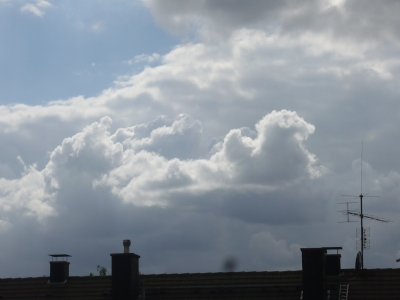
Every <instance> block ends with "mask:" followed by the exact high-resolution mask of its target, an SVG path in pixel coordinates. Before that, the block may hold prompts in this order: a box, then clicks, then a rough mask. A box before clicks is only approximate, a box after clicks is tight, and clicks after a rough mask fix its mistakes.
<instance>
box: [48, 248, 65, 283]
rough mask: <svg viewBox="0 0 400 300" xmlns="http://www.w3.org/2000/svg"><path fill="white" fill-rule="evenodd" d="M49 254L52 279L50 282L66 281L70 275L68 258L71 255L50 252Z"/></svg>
mask: <svg viewBox="0 0 400 300" xmlns="http://www.w3.org/2000/svg"><path fill="white" fill-rule="evenodd" d="M49 256H51V262H50V280H49V282H48V283H65V282H66V281H67V279H68V277H69V262H68V261H67V259H68V257H71V255H68V254H50V255H49ZM54 259H55V260H54ZM58 259H60V260H58Z"/></svg>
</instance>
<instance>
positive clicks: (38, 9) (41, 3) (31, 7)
mask: <svg viewBox="0 0 400 300" xmlns="http://www.w3.org/2000/svg"><path fill="white" fill-rule="evenodd" d="M51 6H53V5H52V4H51V3H50V2H48V1H45V0H38V1H36V3H35V4H32V3H27V4H25V5H24V6H22V7H21V12H23V13H32V14H34V15H35V16H37V17H43V16H44V15H45V12H44V10H43V9H45V8H49V7H51Z"/></svg>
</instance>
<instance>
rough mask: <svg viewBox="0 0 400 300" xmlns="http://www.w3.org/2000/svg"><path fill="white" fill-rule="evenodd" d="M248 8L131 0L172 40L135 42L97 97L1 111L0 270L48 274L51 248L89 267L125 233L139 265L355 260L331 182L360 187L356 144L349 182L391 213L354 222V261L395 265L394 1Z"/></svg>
mask: <svg viewBox="0 0 400 300" xmlns="http://www.w3.org/2000/svg"><path fill="white" fill-rule="evenodd" d="M60 3H61V2H60ZM244 3H245V2H243V1H223V0H213V1H208V0H203V1H200V0H199V1H182V0H171V1H162V0H143V1H142V2H140V3H137V5H139V6H140V7H141V9H144V10H147V12H148V13H149V15H150V14H151V16H152V18H154V19H153V20H152V22H157V24H159V26H160V28H161V29H162V30H165V31H164V34H165V35H166V36H169V35H170V36H173V37H171V40H172V39H176V38H179V39H180V40H181V42H180V43H178V44H176V45H175V46H174V47H173V48H171V49H170V50H168V51H165V50H160V52H159V53H157V52H154V51H152V52H151V53H146V52H145V53H143V52H142V53H132V56H131V58H130V59H125V60H123V61H121V62H120V63H121V64H124V65H125V67H127V68H128V69H124V70H122V69H120V72H121V73H119V74H117V77H116V78H117V79H116V80H115V82H114V83H113V84H112V85H108V86H107V85H104V86H103V87H102V92H101V93H99V94H92V95H88V96H82V95H80V94H79V92H76V93H75V92H74V90H73V88H74V87H73V86H72V87H71V90H69V93H72V94H75V95H76V96H74V97H71V98H65V99H63V98H62V97H61V96H60V97H55V98H54V99H53V101H50V102H45V103H40V102H38V103H35V104H32V103H31V102H30V101H29V99H24V98H21V99H20V101H18V102H19V103H15V101H13V102H14V103H8V104H6V105H2V106H0V145H1V149H2V151H1V155H0V244H1V245H2V246H1V247H2V251H0V262H1V265H2V266H3V267H2V269H0V277H21V276H22V277H24V276H42V275H44V274H47V275H48V272H49V270H48V263H47V257H46V255H47V254H50V253H68V254H71V255H72V256H73V258H72V259H71V274H72V275H88V274H89V272H95V267H96V266H97V265H98V264H101V265H104V266H106V267H107V268H110V257H109V253H112V252H120V251H121V250H122V239H126V238H130V239H131V240H132V246H131V249H132V251H133V252H135V253H137V254H139V255H140V256H141V260H140V269H141V272H142V273H145V274H148V273H171V272H218V271H223V270H224V267H223V265H224V261H225V260H226V259H234V260H235V261H236V262H237V265H236V267H237V268H236V270H246V271H250V270H295V269H300V268H301V252H300V248H301V247H323V246H341V247H343V251H342V265H343V267H346V268H352V267H353V266H354V260H355V256H356V253H357V251H356V241H355V240H356V227H357V226H358V225H357V223H349V224H338V222H340V221H345V220H346V218H345V216H342V215H341V214H340V213H339V212H337V211H338V210H342V209H345V206H343V205H341V204H337V203H339V202H345V201H347V200H349V201H357V200H353V199H352V198H343V197H342V196H341V195H343V194H351V195H358V194H359V193H360V169H361V159H360V158H361V157H360V156H361V141H364V156H363V162H362V164H363V165H362V169H363V192H364V193H370V195H379V196H380V198H370V199H366V200H365V202H364V203H365V205H364V209H365V213H367V214H370V215H377V216H381V217H385V218H387V219H391V220H392V221H394V222H392V223H387V224H386V223H385V224H382V223H376V222H369V221H366V222H365V223H366V226H367V227H370V230H371V249H370V250H369V251H366V252H365V255H366V257H365V265H366V267H367V268H375V267H378V268H387V267H390V268H394V267H397V265H396V262H395V260H396V258H398V257H399V256H400V252H399V250H400V242H399V241H398V238H397V235H396V233H397V232H398V231H399V229H400V228H399V225H398V218H397V214H398V212H399V197H398V195H399V192H400V188H399V186H400V185H399V184H400V171H399V170H400V161H399V160H398V155H399V150H400V139H399V134H398V128H399V125H400V124H399V120H400V118H399V117H398V114H399V111H400V107H399V106H400V105H399V100H398V99H399V94H400V88H399V86H400V85H399V79H398V78H399V63H400V60H399V58H398V57H399V56H398V54H399V42H400V36H399V32H400V31H399V25H400V23H399V22H400V21H399V20H398V17H397V16H398V15H399V13H400V5H399V4H398V3H397V2H395V1H389V0H388V1H379V2H377V1H352V0H347V1H346V0H336V1H333V0H331V1H316V0H315V1H311V0H310V1H301V2H298V1H296V2H295V1H279V2H273V1H246V3H245V4H244ZM98 4H99V5H105V4H103V2H102V1H99V2H98ZM118 5H120V6H124V5H128V4H127V3H125V1H121V3H119V4H118ZM11 6H12V7H14V8H15V13H18V14H20V15H21V16H22V17H25V18H31V21H32V22H33V21H35V22H36V21H37V20H43V22H44V21H46V20H47V21H48V20H49V18H51V15H52V14H55V13H57V14H63V12H64V11H65V6H62V5H61V4H58V2H53V1H0V9H2V8H3V9H5V7H11ZM69 11H71V10H69ZM88 11H89V10H88ZM118 11H119V10H117V12H115V14H118ZM46 18H47V19H46ZM149 18H150V17H149ZM52 22H53V23H54V24H57V20H56V19H51V22H50V23H49V24H52ZM98 24H99V25H98V26H99V27H98V29H99V30H98V38H99V39H102V38H105V33H103V35H102V31H101V30H100V28H101V24H106V25H107V24H108V23H107V22H105V23H101V22H100V21H99V23H98ZM93 26H94V25H93ZM104 26H105V25H104ZM106 28H107V27H106ZM119 28H120V27H119ZM94 29H96V28H94ZM94 29H93V30H94ZM110 30H111V29H110ZM104 32H106V31H104ZM166 39H167V38H166ZM3 47H7V46H4V45H3ZM0 50H1V49H0ZM7 51H10V50H9V49H7ZM0 55H1V52H0ZM37 72H38V76H39V77H40V76H41V72H45V71H42V70H41V68H40V66H38V68H37ZM60 84H61V81H60ZM20 88H21V89H23V88H24V86H23V85H22V84H21V87H20ZM0 95H1V93H0ZM3 96H4V95H3ZM357 208H358V207H357V206H355V207H354V209H357Z"/></svg>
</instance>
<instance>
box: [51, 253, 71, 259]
mask: <svg viewBox="0 0 400 300" xmlns="http://www.w3.org/2000/svg"><path fill="white" fill-rule="evenodd" d="M49 256H51V261H53V260H54V258H56V261H58V258H59V257H61V260H62V261H64V258H65V261H68V257H71V255H69V254H49Z"/></svg>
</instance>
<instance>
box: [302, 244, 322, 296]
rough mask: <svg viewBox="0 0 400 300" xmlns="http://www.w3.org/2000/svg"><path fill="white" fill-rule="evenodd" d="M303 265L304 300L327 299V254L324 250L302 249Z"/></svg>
mask: <svg viewBox="0 0 400 300" xmlns="http://www.w3.org/2000/svg"><path fill="white" fill-rule="evenodd" d="M301 252H302V253H301V254H302V255H301V256H302V265H303V299H304V300H325V299H326V287H325V285H326V274H325V253H326V250H325V249H322V248H301Z"/></svg>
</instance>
